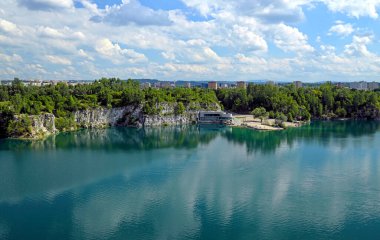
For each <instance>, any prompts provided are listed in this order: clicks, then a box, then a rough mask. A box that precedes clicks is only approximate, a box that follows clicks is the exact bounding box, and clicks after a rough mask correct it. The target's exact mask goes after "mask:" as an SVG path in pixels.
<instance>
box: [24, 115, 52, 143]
mask: <svg viewBox="0 0 380 240" xmlns="http://www.w3.org/2000/svg"><path fill="white" fill-rule="evenodd" d="M29 118H30V120H31V122H32V128H31V133H30V135H31V136H30V138H32V139H33V138H35V139H39V138H44V137H46V136H48V135H51V134H55V133H57V132H58V131H57V129H56V128H55V116H54V115H53V114H51V113H44V114H41V115H32V116H29Z"/></svg>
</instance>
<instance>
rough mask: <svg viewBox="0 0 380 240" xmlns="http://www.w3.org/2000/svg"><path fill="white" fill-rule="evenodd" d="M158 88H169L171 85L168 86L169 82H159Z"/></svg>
mask: <svg viewBox="0 0 380 240" xmlns="http://www.w3.org/2000/svg"><path fill="white" fill-rule="evenodd" d="M160 87H161V88H170V87H171V84H170V82H160Z"/></svg>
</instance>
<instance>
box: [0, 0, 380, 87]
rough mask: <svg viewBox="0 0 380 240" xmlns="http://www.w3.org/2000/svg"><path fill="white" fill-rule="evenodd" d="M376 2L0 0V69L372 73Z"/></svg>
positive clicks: (379, 71)
mask: <svg viewBox="0 0 380 240" xmlns="http://www.w3.org/2000/svg"><path fill="white" fill-rule="evenodd" d="M379 9H380V0H373V1H369V0H363V1H344V0H296V1H290V0H251V1H250V0H236V1H227V0H213V1H212V0H170V1H164V0H108V1H100V0H2V1H1V2H0V79H13V78H14V77H18V78H21V79H41V80H93V79H99V78H101V77H119V78H121V79H127V78H133V79H141V78H148V79H159V80H163V81H177V80H184V81H212V80H213V81H231V82H233V81H247V82H249V81H260V80H261V81H275V82H280V83H281V82H293V81H302V82H304V83H315V82H323V81H332V82H358V81H367V82H372V81H376V82H378V81H380V44H379V43H380V41H379V40H380V38H379V34H380V28H379V27H378V26H379V24H380V20H379ZM255 79H257V80H255Z"/></svg>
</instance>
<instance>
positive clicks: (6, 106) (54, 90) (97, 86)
mask: <svg viewBox="0 0 380 240" xmlns="http://www.w3.org/2000/svg"><path fill="white" fill-rule="evenodd" d="M161 103H175V106H176V108H175V114H182V113H183V112H184V111H185V110H186V108H188V109H190V110H196V109H197V108H200V107H206V106H210V105H212V104H214V105H215V104H217V103H218V100H217V98H216V95H215V92H214V91H212V90H208V89H201V88H163V89H155V88H141V87H140V83H139V82H138V81H134V80H131V79H130V80H127V81H122V80H120V79H117V78H109V79H108V78H102V79H100V80H97V81H95V82H93V83H91V84H78V85H76V86H69V85H67V84H66V83H58V84H57V85H48V86H24V85H23V84H22V82H21V81H20V80H18V79H15V80H14V81H12V85H10V86H0V135H2V136H3V137H4V136H7V135H20V134H22V133H23V132H25V131H29V130H30V125H31V123H30V120H29V119H28V117H27V115H39V114H41V113H52V114H54V115H55V117H56V120H55V121H56V122H55V123H56V127H57V129H59V130H64V129H70V128H71V127H73V125H75V122H74V118H73V113H74V112H75V111H78V110H85V109H89V108H97V107H106V108H115V107H123V106H130V105H141V106H142V107H143V111H144V113H145V114H148V115H152V114H159V113H160V112H161V110H162V109H161V108H162V107H161V105H160V104H161ZM16 115H20V116H21V117H19V119H18V121H14V116H16Z"/></svg>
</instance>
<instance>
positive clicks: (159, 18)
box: [92, 0, 172, 26]
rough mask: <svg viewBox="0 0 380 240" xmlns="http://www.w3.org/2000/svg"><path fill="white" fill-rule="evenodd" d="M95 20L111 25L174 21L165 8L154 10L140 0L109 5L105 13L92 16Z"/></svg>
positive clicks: (168, 23) (169, 22)
mask: <svg viewBox="0 0 380 240" xmlns="http://www.w3.org/2000/svg"><path fill="white" fill-rule="evenodd" d="M92 20H93V21H95V22H105V23H109V24H111V25H116V26H124V25H129V24H131V23H134V24H136V25H141V26H147V25H158V26H167V25H171V24H172V22H171V20H170V19H169V13H168V12H166V11H163V10H153V9H151V8H148V7H145V6H143V5H141V4H140V2H139V1H138V0H129V1H123V3H122V4H121V5H114V6H112V7H108V8H107V9H106V10H105V11H104V13H101V14H100V15H97V16H94V17H93V18H92Z"/></svg>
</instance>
